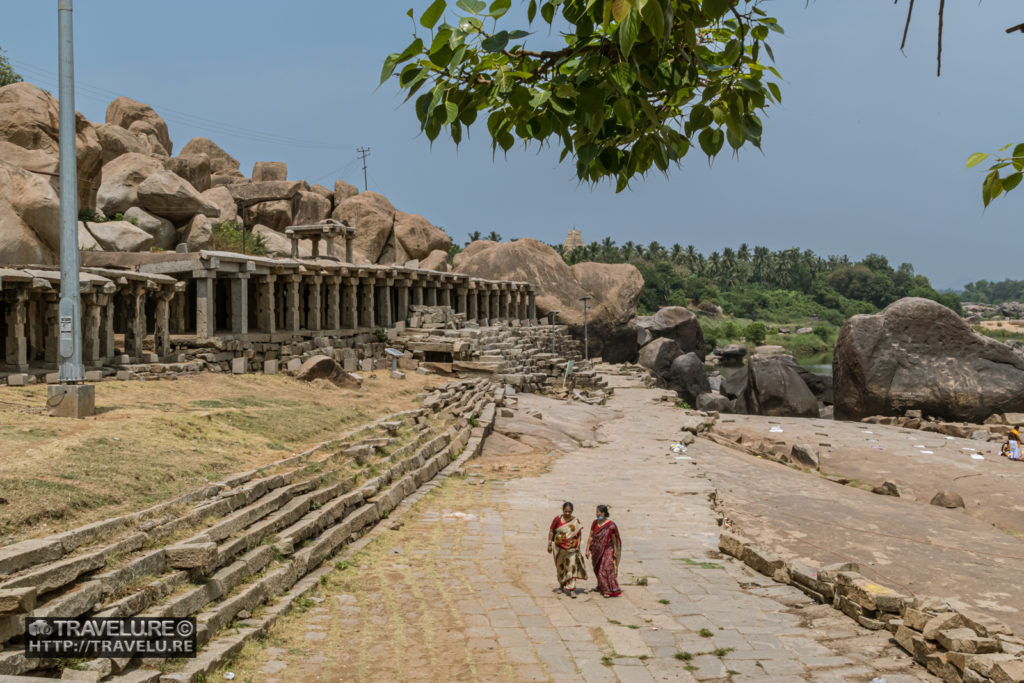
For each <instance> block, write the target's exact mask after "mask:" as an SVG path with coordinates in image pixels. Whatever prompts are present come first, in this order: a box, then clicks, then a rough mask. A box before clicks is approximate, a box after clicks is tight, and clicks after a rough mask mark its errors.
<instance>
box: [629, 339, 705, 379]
mask: <svg viewBox="0 0 1024 683" xmlns="http://www.w3.org/2000/svg"><path fill="white" fill-rule="evenodd" d="M679 354H680V349H679V345H678V344H676V342H675V340H673V339H656V340H654V341H652V342H651V343H650V344H648V345H647V346H645V347H643V348H642V349H640V357H639V360H638V361H637V362H638V363H639V364H640V367H643V368H647V369H648V370H650V371H651V373H652V374H653V375H654V376H655V377H656V378H658V379H660V380H663V381H664V380H665V379H667V378H668V373H669V370H670V369H671V367H672V361H674V360H675V359H676V357H677V356H679ZM709 389H710V387H709Z"/></svg>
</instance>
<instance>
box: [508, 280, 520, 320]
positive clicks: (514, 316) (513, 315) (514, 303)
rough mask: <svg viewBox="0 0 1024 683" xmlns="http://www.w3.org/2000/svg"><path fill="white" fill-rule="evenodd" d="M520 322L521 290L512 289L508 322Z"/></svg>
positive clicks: (509, 298) (509, 294) (509, 293)
mask: <svg viewBox="0 0 1024 683" xmlns="http://www.w3.org/2000/svg"><path fill="white" fill-rule="evenodd" d="M513 287H514V285H513ZM513 320H519V290H518V289H510V290H509V292H508V321H509V322H512V321H513Z"/></svg>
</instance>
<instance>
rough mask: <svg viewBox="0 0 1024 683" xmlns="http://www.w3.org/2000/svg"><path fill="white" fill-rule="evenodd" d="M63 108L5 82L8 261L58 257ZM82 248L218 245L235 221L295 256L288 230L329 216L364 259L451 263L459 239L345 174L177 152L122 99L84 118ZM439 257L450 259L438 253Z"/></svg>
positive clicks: (1, 146)
mask: <svg viewBox="0 0 1024 683" xmlns="http://www.w3.org/2000/svg"><path fill="white" fill-rule="evenodd" d="M58 120H59V110H58V102H57V100H56V99H55V98H54V97H53V96H52V95H50V94H49V93H47V92H45V91H43V90H41V89H39V88H38V87H36V86H34V85H32V84H31V83H14V84H12V85H7V86H4V87H0V264H11V265H15V264H26V265H27V264H41V265H49V264H54V263H56V262H57V258H58V252H59V243H58V242H59V233H60V201H59V198H58V194H57V192H58V189H59V180H58V178H59V172H60V158H59V125H58ZM76 133H77V135H76V143H77V172H78V206H79V210H80V212H81V213H82V214H83V217H84V216H85V215H86V214H87V215H88V218H91V219H92V220H86V221H84V222H82V223H80V225H79V248H81V249H90V250H102V251H150V250H173V249H175V248H176V247H177V246H178V245H180V244H185V245H187V247H188V248H189V250H192V251H194V250H197V249H204V248H210V247H211V246H213V225H214V224H215V223H217V222H221V221H235V222H236V223H238V224H239V225H244V226H246V227H247V228H249V229H252V231H253V232H255V233H258V234H260V235H261V236H263V237H264V239H265V241H266V243H267V247H268V250H269V252H270V254H271V255H277V256H287V255H289V254H290V243H289V240H287V239H285V238H284V235H283V234H282V233H283V232H284V230H285V229H286V228H288V227H289V226H292V225H305V224H310V223H317V222H320V221H323V220H325V219H328V218H333V219H335V220H338V221H345V222H347V223H348V224H349V225H351V226H353V227H355V228H356V230H357V238H356V244H355V253H354V257H355V260H356V261H357V262H358V263H383V264H392V263H395V264H404V263H406V262H409V261H411V260H417V259H423V260H427V259H433V261H434V262H437V263H438V264H442V263H445V262H446V260H447V253H448V249H449V247H450V246H451V239H450V238H449V237H448V236H447V235H445V233H444V232H443V231H442V230H440V229H438V228H436V227H435V226H433V225H431V224H430V222H429V221H427V220H426V219H425V218H423V217H422V216H418V215H416V214H410V213H405V212H403V211H399V210H398V209H396V208H395V207H394V206H393V205H392V204H391V203H390V202H389V201H388V200H387V199H386V198H384V197H383V196H381V195H379V194H377V193H374V192H359V190H358V189H357V188H355V187H354V186H352V185H350V184H348V183H346V182H344V181H343V180H338V181H336V182H335V184H334V188H333V189H330V188H327V187H324V186H323V185H312V186H310V185H309V183H307V182H306V181H304V180H291V181H289V180H288V168H287V165H286V164H284V163H283V162H278V161H258V162H256V163H255V164H254V166H253V170H252V174H251V177H250V178H247V177H246V176H245V175H244V174H243V173H242V172H241V171H240V170H239V168H240V164H239V161H238V160H237V159H235V158H234V157H232V156H231V155H230V154H228V153H227V152H226V151H224V150H223V149H221V148H220V147H219V146H218V145H217V144H216V143H215V142H213V141H212V140H209V139H207V138H200V137H197V138H193V139H192V140H190V141H189V142H188V143H186V144H185V145H184V147H182V148H181V150H180V151H179V152H178V154H177V156H172V154H173V153H174V143H173V141H172V140H171V138H170V133H169V131H168V127H167V123H166V122H165V121H164V120H163V118H161V117H160V115H159V114H157V113H156V111H154V110H153V108H152V107H150V106H149V105H146V104H143V103H141V102H136V101H135V100H132V99H130V98H127V97H119V98H117V99H116V100H114V101H113V102H111V103H110V105H109V106H108V107H107V111H106V121H105V122H104V123H102V124H96V123H92V122H90V121H88V120H87V119H86V118H85V117H84V116H82V115H81V114H78V115H77V117H76ZM438 254H440V255H441V258H439V257H438Z"/></svg>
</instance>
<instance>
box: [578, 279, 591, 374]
mask: <svg viewBox="0 0 1024 683" xmlns="http://www.w3.org/2000/svg"><path fill="white" fill-rule="evenodd" d="M593 298H594V297H592V296H590V295H589V294H587V295H586V296H584V297H582V298H581V299H580V301H582V302H583V358H584V359H585V360H588V361H589V360H590V335H589V334H588V331H587V303H588V302H589V301H590V300H591V299H593Z"/></svg>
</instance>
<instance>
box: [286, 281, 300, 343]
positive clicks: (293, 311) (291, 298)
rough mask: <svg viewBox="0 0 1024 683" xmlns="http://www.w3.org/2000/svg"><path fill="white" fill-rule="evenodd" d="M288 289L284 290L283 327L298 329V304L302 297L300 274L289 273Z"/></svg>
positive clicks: (295, 330) (290, 329) (291, 330)
mask: <svg viewBox="0 0 1024 683" xmlns="http://www.w3.org/2000/svg"><path fill="white" fill-rule="evenodd" d="M286 280H287V283H288V291H287V292H285V307H284V310H285V323H284V325H285V329H287V330H288V331H289V332H298V331H299V321H300V320H301V317H300V313H301V311H300V310H299V306H301V305H302V304H301V301H302V297H301V296H300V291H299V288H300V287H301V286H302V276H301V275H289V276H288V277H287V278H286Z"/></svg>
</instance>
